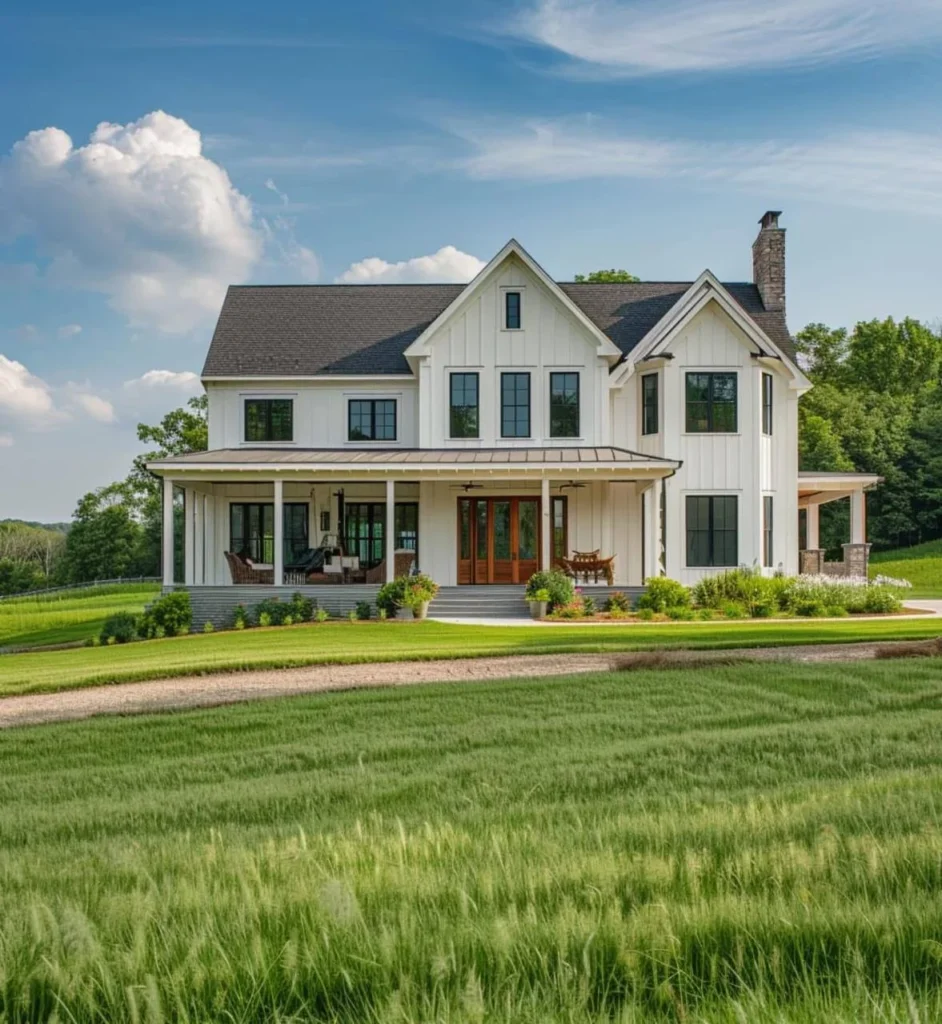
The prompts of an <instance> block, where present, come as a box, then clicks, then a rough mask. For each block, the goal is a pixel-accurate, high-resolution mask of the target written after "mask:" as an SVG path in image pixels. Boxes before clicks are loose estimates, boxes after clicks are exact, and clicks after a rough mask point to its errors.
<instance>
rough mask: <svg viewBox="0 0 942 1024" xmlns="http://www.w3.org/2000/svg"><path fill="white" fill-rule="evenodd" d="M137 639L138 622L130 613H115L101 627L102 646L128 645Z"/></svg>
mask: <svg viewBox="0 0 942 1024" xmlns="http://www.w3.org/2000/svg"><path fill="white" fill-rule="evenodd" d="M137 638H138V620H137V617H136V616H134V615H132V614H131V613H130V612H116V613H115V614H114V615H111V616H109V617H108V618H107V619H106V620H105V624H104V625H103V626H102V627H101V636H100V640H101V642H102V643H103V644H129V643H130V642H131V641H132V640H137Z"/></svg>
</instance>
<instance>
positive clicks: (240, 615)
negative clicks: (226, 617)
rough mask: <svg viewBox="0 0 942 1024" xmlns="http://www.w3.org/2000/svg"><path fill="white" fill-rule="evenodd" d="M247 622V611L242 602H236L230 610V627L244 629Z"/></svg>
mask: <svg viewBox="0 0 942 1024" xmlns="http://www.w3.org/2000/svg"><path fill="white" fill-rule="evenodd" d="M248 625H250V623H249V613H248V611H247V610H246V608H245V605H244V604H237V605H236V606H235V609H234V610H233V612H232V628H233V629H245V627H246V626H248Z"/></svg>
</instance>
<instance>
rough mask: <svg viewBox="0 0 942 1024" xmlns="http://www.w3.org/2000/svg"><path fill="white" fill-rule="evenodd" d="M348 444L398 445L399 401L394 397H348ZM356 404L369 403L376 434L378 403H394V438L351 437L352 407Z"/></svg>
mask: <svg viewBox="0 0 942 1024" xmlns="http://www.w3.org/2000/svg"><path fill="white" fill-rule="evenodd" d="M346 401H347V440H346V443H347V444H373V445H390V444H398V442H399V399H398V398H395V397H394V396H392V395H347V396H346ZM354 402H369V403H370V405H371V407H372V408H371V410H370V429H371V430H372V431H373V433H374V434H375V433H376V403H377V402H392V406H393V436H392V437H391V438H390V437H379V438H377V437H351V436H350V426H351V424H350V416H351V414H352V411H353V410H352V405H353V403H354Z"/></svg>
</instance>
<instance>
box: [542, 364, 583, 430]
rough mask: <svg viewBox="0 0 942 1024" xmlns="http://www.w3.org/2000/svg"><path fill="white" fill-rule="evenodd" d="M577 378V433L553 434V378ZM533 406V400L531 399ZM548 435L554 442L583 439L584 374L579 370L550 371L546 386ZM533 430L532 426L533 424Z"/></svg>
mask: <svg viewBox="0 0 942 1024" xmlns="http://www.w3.org/2000/svg"><path fill="white" fill-rule="evenodd" d="M554 377H575V378H576V432H575V433H574V434H554V433H553V378H554ZM531 404H532V398H531ZM546 418H547V423H546V434H547V437H550V438H552V439H553V440H554V441H578V440H580V439H581V438H582V374H581V373H580V372H579V371H578V370H550V372H549V379H548V380H547V384H546ZM531 429H532V424H531Z"/></svg>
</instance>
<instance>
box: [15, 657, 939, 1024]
mask: <svg viewBox="0 0 942 1024" xmlns="http://www.w3.org/2000/svg"><path fill="white" fill-rule="evenodd" d="M940 828H942V662H940V661H938V660H935V661H930V660H924V661H907V662H874V663H869V664H866V665H854V666H850V665H840V664H837V665H828V666H784V665H777V666H775V669H774V672H773V671H770V670H769V668H768V667H756V666H750V665H741V666H728V667H722V668H713V669H707V670H699V671H697V673H696V674H692V673H684V672H680V671H660V672H635V673H630V674H623V675H614V674H601V675H598V676H582V677H579V678H570V679H547V680H528V681H525V682H523V681H517V682H504V683H488V684H477V685H473V686H470V685H469V686H464V687H447V688H446V687H430V688H422V689H415V690H405V691H401V690H400V691H373V692H361V693H356V694H354V693H351V694H333V695H324V696H319V697H316V698H300V699H294V700H291V701H271V702H265V703H263V704H253V705H244V706H239V707H233V708H227V709H219V710H214V711H205V712H196V713H188V714H181V715H166V716H159V717H140V718H132V719H124V720H122V719H100V720H97V721H92V722H86V723H76V724H69V725H63V726H47V727H42V728H38V729H36V728H32V729H20V730H14V731H12V732H7V733H4V734H2V735H0V963H2V972H0V1018H2V1019H4V1020H9V1021H26V1020H29V1021H38V1020H43V1021H45V1020H57V1021H60V1022H65V1021H69V1022H73V1024H85V1022H92V1021H95V1022H103V1021H117V1020H127V1021H140V1022H156V1021H160V1020H174V1021H180V1022H186V1021H189V1022H197V1021H199V1022H204V1021H228V1022H244V1024H249V1022H258V1021H276V1020H277V1021H281V1022H289V1021H292V1022H300V1021H332V1022H341V1021H343V1022H357V1024H360V1022H369V1021H373V1022H380V1021H382V1022H388V1021H396V1022H399V1021H402V1022H405V1021H414V1022H418V1021H441V1022H482V1021H515V1022H521V1021H522V1022H532V1024H536V1022H544V1021H550V1022H552V1021H559V1022H562V1021H567V1022H570V1024H572V1022H582V1021H586V1022H588V1021H592V1022H601V1021H603V1020H604V1021H621V1022H627V1021H639V1022H640V1021H648V1020H664V1021H683V1022H685V1024H692V1022H702V1021H710V1022H728V1024H742V1022H749V1024H763V1022H769V1024H771V1022H773V1021H774V1022H776V1024H780V1022H807V1024H812V1022H814V1024H819V1022H822V1021H827V1022H829V1024H835V1022H846V1024H850V1022H858V1021H863V1022H874V1024H875V1022H877V1021H879V1022H887V1021H899V1022H902V1021H906V1022H907V1024H921V1022H925V1024H928V1022H930V1021H935V1020H939V1019H940V1018H942V946H940V938H942V832H940Z"/></svg>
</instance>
